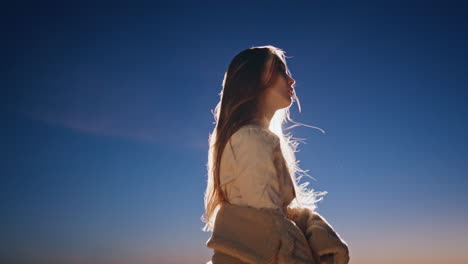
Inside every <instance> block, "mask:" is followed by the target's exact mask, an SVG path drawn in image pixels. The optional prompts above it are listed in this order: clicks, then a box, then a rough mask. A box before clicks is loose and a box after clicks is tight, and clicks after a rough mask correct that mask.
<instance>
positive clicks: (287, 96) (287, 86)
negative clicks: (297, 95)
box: [265, 66, 296, 110]
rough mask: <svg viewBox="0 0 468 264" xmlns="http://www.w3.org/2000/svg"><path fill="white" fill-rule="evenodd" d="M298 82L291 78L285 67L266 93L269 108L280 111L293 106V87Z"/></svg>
mask: <svg viewBox="0 0 468 264" xmlns="http://www.w3.org/2000/svg"><path fill="white" fill-rule="evenodd" d="M295 82H296V81H295V80H294V79H293V78H292V77H291V76H289V75H288V74H287V73H286V71H285V70H284V66H282V67H281V68H280V72H279V73H278V74H277V76H276V79H275V80H274V81H273V84H272V85H271V86H270V87H268V88H267V90H266V91H265V102H266V104H267V105H268V108H270V109H273V110H278V109H281V108H285V107H288V106H290V105H291V103H292V96H293V95H294V89H293V87H292V85H293V84H294V83H295Z"/></svg>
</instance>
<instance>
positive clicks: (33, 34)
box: [0, 1, 468, 264]
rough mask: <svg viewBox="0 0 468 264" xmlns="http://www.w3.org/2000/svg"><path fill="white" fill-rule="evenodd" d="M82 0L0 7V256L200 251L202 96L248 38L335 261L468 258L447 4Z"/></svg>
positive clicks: (465, 89) (150, 255) (463, 44)
mask: <svg viewBox="0 0 468 264" xmlns="http://www.w3.org/2000/svg"><path fill="white" fill-rule="evenodd" d="M95 2H97V3H95ZM95 2H91V1H89V2H88V1H72V2H70V1H40V2H38V1H21V2H15V3H9V4H7V5H5V6H4V8H2V11H0V12H2V15H1V16H0V17H1V21H2V23H1V25H2V26H1V27H2V35H3V40H2V46H3V48H2V51H1V52H2V56H1V57H2V62H3V63H2V71H1V73H0V74H1V76H2V77H1V87H2V94H3V96H2V97H1V99H0V100H1V110H2V111H1V112H0V115H1V118H2V119H1V120H2V129H1V130H0V135H1V136H0V142H1V149H2V151H1V154H0V155H1V164H0V165H1V166H0V167H1V169H0V173H1V177H0V180H1V184H0V212H1V215H2V217H1V218H0V234H2V235H1V239H0V263H12V264H13V263H18V264H19V263H21V264H22V263H28V264H36V263H47V264H55V263H57V264H58V263H61V264H71V263H98V264H100V263H112V264H114V263H115V264H117V263H135V264H139V263H141V264H146V263H161V264H179V263H206V262H207V261H208V260H209V259H210V257H211V254H212V251H211V249H209V248H207V247H206V245H205V243H206V241H207V240H208V238H209V236H210V233H207V232H203V231H202V230H201V229H202V227H203V224H204V223H203V222H202V221H201V220H200V217H201V216H202V214H203V212H204V205H203V195H204V191H205V187H206V177H207V175H206V173H207V171H206V163H207V154H208V153H207V151H208V136H209V133H211V132H212V130H213V128H214V122H215V120H214V118H213V115H212V110H213V109H214V108H215V106H216V104H217V103H218V101H219V99H220V98H219V93H220V92H221V89H222V80H223V76H224V72H225V71H226V69H227V67H228V65H229V63H230V61H231V59H232V58H233V57H234V56H235V55H236V54H237V53H238V52H240V51H242V50H244V49H247V48H250V47H253V46H261V45H273V46H276V47H279V48H281V49H283V50H284V51H285V52H286V56H288V57H289V58H288V60H287V62H288V66H289V68H290V70H291V73H292V76H293V78H294V79H295V80H296V86H295V91H296V94H297V96H298V97H299V99H300V106H301V108H300V111H299V107H298V105H297V103H295V104H293V105H292V107H291V117H292V118H293V119H294V120H295V121H296V122H299V123H303V124H306V125H309V126H315V127H319V128H320V129H323V130H324V131H325V133H322V132H321V131H319V130H318V129H313V128H310V127H304V126H303V127H295V128H293V129H292V130H289V131H288V132H291V133H292V134H293V136H294V137H297V138H302V139H305V140H304V141H303V142H304V143H302V144H300V145H299V147H298V149H299V152H297V153H296V157H297V159H298V160H299V161H300V163H299V165H300V167H301V168H302V169H304V170H307V171H308V174H309V175H310V176H311V177H313V179H311V178H307V177H305V178H303V180H302V181H301V182H304V181H309V182H310V185H309V187H311V188H313V189H314V190H317V191H327V192H328V194H327V195H325V196H324V199H323V200H322V201H320V202H319V203H318V212H319V213H320V214H321V215H322V216H324V217H325V218H326V219H327V221H328V222H329V223H330V224H331V225H332V226H333V227H334V228H335V230H336V231H337V232H338V233H339V234H340V236H341V237H342V238H343V239H344V240H345V241H346V242H347V243H348V246H349V248H350V257H351V260H350V263H355V264H357V263H360V264H367V263H382V264H385V263H403V264H405V263H442V262H445V263H456V264H457V263H467V262H468V251H467V245H468V222H467V221H466V219H467V217H468V210H467V207H466V204H467V203H468V192H466V189H467V187H468V183H467V176H468V166H467V165H468V142H467V137H466V134H467V131H466V130H467V126H468V122H467V121H468V120H467V115H468V106H467V104H466V101H467V99H468V96H467V93H468V74H467V72H468V49H467V47H468V21H467V20H468V19H467V16H466V14H467V11H468V9H467V7H466V6H465V5H464V4H463V3H462V1H458V2H450V1H438V2H433V1H372V2H366V1H342V2H339V1H288V2H286V1H236V2H232V1H193V2H190V1H173V2H171V3H169V2H158V1H112V2H106V1H95ZM195 2H197V3H195Z"/></svg>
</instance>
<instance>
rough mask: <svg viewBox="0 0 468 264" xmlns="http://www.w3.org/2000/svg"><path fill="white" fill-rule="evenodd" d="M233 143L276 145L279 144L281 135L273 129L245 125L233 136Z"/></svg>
mask: <svg viewBox="0 0 468 264" xmlns="http://www.w3.org/2000/svg"><path fill="white" fill-rule="evenodd" d="M231 141H232V143H233V144H235V145H237V144H242V145H244V144H247V145H259V144H261V145H267V146H271V147H275V146H276V145H278V144H279V141H280V140H279V137H278V136H277V135H276V134H274V133H273V132H272V131H270V130H269V129H266V128H262V127H260V126H257V125H244V126H242V127H241V128H239V129H238V130H237V131H236V132H234V134H233V135H232V136H231Z"/></svg>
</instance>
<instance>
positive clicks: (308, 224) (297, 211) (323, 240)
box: [288, 208, 350, 264]
mask: <svg viewBox="0 0 468 264" xmlns="http://www.w3.org/2000/svg"><path fill="white" fill-rule="evenodd" d="M288 218H290V219H291V220H293V221H294V222H295V223H296V225H297V226H298V227H299V229H301V231H302V232H303V233H304V235H305V237H306V239H307V242H308V243H309V246H310V248H311V249H312V251H313V252H314V253H315V254H317V255H318V256H319V257H320V256H322V255H326V254H334V259H335V260H334V264H347V263H348V262H349V259H350V257H349V248H348V245H347V243H346V242H345V241H344V240H343V239H342V238H341V237H340V236H339V235H338V233H337V232H336V231H335V230H334V228H333V227H332V226H331V225H330V223H328V222H327V220H325V218H323V217H322V216H321V215H320V214H318V213H317V212H312V211H311V210H310V209H308V208H288Z"/></svg>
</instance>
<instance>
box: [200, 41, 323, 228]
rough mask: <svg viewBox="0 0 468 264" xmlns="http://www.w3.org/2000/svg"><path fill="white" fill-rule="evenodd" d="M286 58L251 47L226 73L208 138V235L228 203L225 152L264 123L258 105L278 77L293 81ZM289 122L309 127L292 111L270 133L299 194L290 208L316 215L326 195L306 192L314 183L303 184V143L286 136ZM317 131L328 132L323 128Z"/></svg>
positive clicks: (283, 112)
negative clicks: (239, 135)
mask: <svg viewBox="0 0 468 264" xmlns="http://www.w3.org/2000/svg"><path fill="white" fill-rule="evenodd" d="M286 58H287V57H286V56H285V52H284V51H283V50H281V49H280V48H277V47H274V46H271V45H267V46H258V47H251V48H248V49H246V50H243V51H241V52H240V53H238V54H237V55H236V56H235V57H234V58H233V59H232V61H231V63H230V64H229V67H228V69H227V71H226V72H225V74H224V80H223V85H222V86H223V89H222V91H221V93H220V94H219V95H220V97H221V100H220V102H219V103H218V104H217V106H216V108H215V110H214V112H213V111H212V113H213V115H214V118H215V121H216V122H215V124H216V126H215V128H214V130H213V132H212V133H211V134H210V135H209V139H208V141H209V150H208V163H207V171H208V182H207V187H206V191H205V195H204V202H205V212H204V214H203V216H202V217H201V220H202V221H203V222H204V223H205V226H204V227H203V229H202V230H203V231H205V232H207V231H213V227H214V220H215V218H216V214H217V211H218V210H219V205H220V204H221V203H222V202H223V201H227V202H229V201H228V200H227V197H226V194H225V193H224V192H223V190H222V188H221V186H220V164H221V155H222V153H223V150H224V147H225V146H226V144H227V142H228V140H229V138H230V137H231V135H232V134H234V133H235V132H236V131H237V130H238V129H239V128H240V127H242V126H244V125H247V124H251V123H255V122H258V121H259V120H260V119H261V117H260V119H259V113H260V109H259V102H260V100H261V98H263V95H264V93H265V91H266V89H267V88H268V87H269V86H270V85H271V83H272V82H273V81H274V80H275V79H276V77H278V75H280V74H287V75H289V76H291V73H290V71H289V69H288V66H287V64H286ZM293 100H294V101H297V102H298V106H299V111H300V109H301V107H300V103H299V99H298V98H297V95H296V93H294V95H293ZM286 121H290V122H293V123H295V125H293V126H291V127H289V128H287V129H291V128H293V127H295V126H298V125H304V124H299V123H296V122H294V121H293V120H292V119H291V117H290V115H289V107H286V108H283V109H279V110H277V111H276V112H275V114H274V115H273V117H272V119H271V121H270V127H269V129H270V130H271V131H272V132H273V133H275V134H276V135H277V136H278V137H279V138H280V145H281V152H282V154H283V157H284V159H285V161H286V165H287V167H288V170H289V173H290V175H291V178H292V180H293V184H294V189H295V192H296V197H295V198H294V200H293V201H292V202H291V204H290V205H289V207H290V208H298V207H307V208H310V209H311V210H312V211H314V210H315V209H316V203H317V202H318V201H320V200H322V197H320V198H318V197H319V196H322V195H325V194H326V193H327V192H314V190H313V189H310V190H309V189H308V188H307V185H308V184H309V182H305V183H302V184H299V181H300V180H301V178H302V177H303V176H309V175H307V173H306V171H304V170H302V169H300V168H299V166H298V163H299V161H296V157H295V154H294V153H295V152H296V149H297V146H298V144H299V143H298V142H297V141H298V139H297V138H293V137H292V135H291V133H288V134H284V133H283V128H282V126H283V123H285V122H286ZM305 126H307V125H305ZM308 127H312V126H308ZM313 128H316V127H313ZM287 129H286V130H287ZM318 129H319V130H321V131H322V132H323V133H325V132H324V131H323V130H322V129H320V128H318ZM298 173H301V176H300V177H296V174H298ZM309 177H310V176H309ZM311 178H312V177H311Z"/></svg>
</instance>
